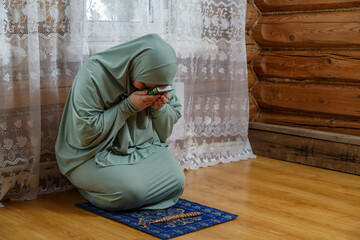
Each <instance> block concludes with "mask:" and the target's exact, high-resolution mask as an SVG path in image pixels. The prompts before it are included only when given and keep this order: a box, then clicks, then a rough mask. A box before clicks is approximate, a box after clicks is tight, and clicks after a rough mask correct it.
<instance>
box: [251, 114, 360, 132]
mask: <svg viewBox="0 0 360 240" xmlns="http://www.w3.org/2000/svg"><path fill="white" fill-rule="evenodd" d="M256 122H261V123H269V124H277V125H282V126H291V127H299V128H306V129H313V130H318V131H326V132H333V133H342V134H347V135H354V136H360V120H351V119H340V118H338V117H336V116H335V117H323V116H316V115H315V116H314V115H305V114H297V113H295V112H265V111H263V112H261V113H260V114H259V115H258V116H257V118H256Z"/></svg>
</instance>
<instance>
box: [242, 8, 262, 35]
mask: <svg viewBox="0 0 360 240" xmlns="http://www.w3.org/2000/svg"><path fill="white" fill-rule="evenodd" d="M259 18H260V13H259V11H258V10H257V9H256V8H255V7H254V5H253V4H252V3H247V6H246V24H245V29H246V31H249V30H250V29H251V27H252V26H253V25H254V24H255V22H256V21H257V20H258V19H259Z"/></svg>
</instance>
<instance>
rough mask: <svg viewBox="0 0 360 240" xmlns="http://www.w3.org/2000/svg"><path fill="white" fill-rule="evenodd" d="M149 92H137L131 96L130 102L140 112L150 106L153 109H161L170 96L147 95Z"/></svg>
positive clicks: (165, 94)
mask: <svg viewBox="0 0 360 240" xmlns="http://www.w3.org/2000/svg"><path fill="white" fill-rule="evenodd" d="M148 92H149V91H148V90H144V91H135V92H133V93H132V94H131V95H130V97H129V98H130V102H131V103H132V104H133V105H134V106H135V107H136V108H137V109H139V110H143V109H145V108H147V107H149V106H151V108H153V109H160V108H161V107H162V106H164V105H165V104H166V103H167V101H168V94H167V93H164V94H161V95H147V94H148Z"/></svg>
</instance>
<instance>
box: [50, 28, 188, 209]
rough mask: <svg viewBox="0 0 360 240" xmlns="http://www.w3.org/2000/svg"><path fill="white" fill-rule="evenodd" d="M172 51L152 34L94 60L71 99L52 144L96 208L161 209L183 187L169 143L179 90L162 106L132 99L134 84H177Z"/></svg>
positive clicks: (86, 66)
mask: <svg viewBox="0 0 360 240" xmlns="http://www.w3.org/2000/svg"><path fill="white" fill-rule="evenodd" d="M176 69H177V58H176V55H175V52H174V50H173V49H172V47H171V46H170V45H169V44H168V43H166V42H165V41H164V40H163V39H161V38H160V37H159V36H158V35H156V34H149V35H145V36H143V37H140V38H138V39H135V40H132V41H130V42H127V43H124V44H120V45H118V46H115V47H112V48H110V49H108V50H106V51H104V52H101V53H98V54H95V55H93V56H91V57H90V58H89V59H88V60H87V61H86V62H85V63H84V64H83V66H82V67H81V68H80V70H79V72H78V74H77V76H76V78H75V79H74V83H73V86H72V89H71V91H70V93H69V96H68V98H67V101H66V104H65V107H64V111H63V116H62V119H61V124H60V129H59V133H58V138H57V141H56V145H55V152H56V158H57V161H58V165H59V168H60V171H61V172H62V173H63V174H64V175H65V176H66V177H67V178H68V179H69V180H70V181H71V182H72V183H73V184H74V185H75V186H76V187H77V188H78V189H79V192H80V193H81V194H82V196H83V197H85V198H86V199H87V200H89V201H90V202H91V203H92V204H94V205H96V206H98V207H101V208H104V209H109V210H127V209H134V208H141V209H162V208H167V207H170V206H172V205H174V204H175V203H176V202H177V200H178V199H179V197H180V195H181V194H182V192H183V189H184V182H185V179H184V173H183V170H182V168H181V166H180V164H179V162H178V161H177V159H175V157H174V156H173V155H172V154H171V153H170V152H169V151H168V149H167V145H166V144H165V141H166V139H167V138H168V137H169V136H170V134H171V132H172V129H173V125H174V124H175V123H176V121H177V120H178V119H179V118H180V117H181V114H180V111H181V105H180V103H179V100H178V98H177V97H176V95H175V93H174V92H171V93H169V99H168V102H167V103H166V104H165V105H164V106H163V107H162V108H160V109H158V110H154V109H152V108H151V107H147V108H146V109H144V110H141V111H139V110H138V109H137V108H136V107H135V106H134V105H133V104H132V103H131V102H130V100H129V96H130V94H131V93H133V92H134V91H138V90H137V89H135V87H134V86H133V84H132V82H133V81H134V80H137V81H140V82H144V83H151V84H159V85H160V84H161V85H163V84H173V78H174V75H175V73H176Z"/></svg>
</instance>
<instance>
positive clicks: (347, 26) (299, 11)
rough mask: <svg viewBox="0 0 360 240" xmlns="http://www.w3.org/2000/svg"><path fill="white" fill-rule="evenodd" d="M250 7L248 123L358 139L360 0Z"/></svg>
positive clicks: (264, 2) (260, 1) (275, 1)
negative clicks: (256, 14) (252, 78)
mask: <svg viewBox="0 0 360 240" xmlns="http://www.w3.org/2000/svg"><path fill="white" fill-rule="evenodd" d="M254 4H255V6H256V7H257V8H258V9H259V10H260V11H261V18H260V19H259V20H258V21H257V24H255V26H253V28H252V29H251V32H250V34H249V35H250V37H251V39H252V41H254V42H255V43H256V44H258V45H259V47H260V48H261V52H260V53H259V54H257V55H256V56H255V57H254V58H253V60H252V71H253V72H254V74H255V75H256V78H257V79H258V82H257V83H255V84H253V85H252V88H251V95H252V96H253V97H254V101H255V103H254V104H255V105H256V106H258V109H257V110H258V114H257V117H256V118H255V119H253V121H255V122H263V123H271V124H281V125H288V126H295V127H299V126H301V127H302V128H309V129H315V130H326V131H330V132H336V133H344V134H352V135H356V136H360V110H359V109H360V1H354V0H327V1H325V0H319V1H301V0H291V1H290V0H271V1H270V0H254ZM251 55H253V54H251ZM339 124H340V125H341V126H339Z"/></svg>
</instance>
